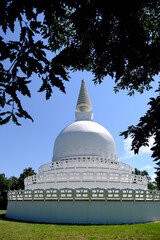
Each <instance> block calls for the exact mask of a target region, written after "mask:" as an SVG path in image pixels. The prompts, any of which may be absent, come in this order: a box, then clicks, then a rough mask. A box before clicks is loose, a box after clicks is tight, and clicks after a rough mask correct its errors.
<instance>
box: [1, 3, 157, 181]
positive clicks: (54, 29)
mask: <svg viewBox="0 0 160 240" xmlns="http://www.w3.org/2000/svg"><path fill="white" fill-rule="evenodd" d="M0 26H1V32H2V36H0V50H1V51H0V61H1V62H0V124H1V125H2V124H6V123H7V122H9V121H10V120H12V121H13V122H14V123H16V124H17V125H20V122H19V121H20V118H28V119H31V120H32V121H33V119H32V117H31V116H30V115H29V113H28V112H27V111H26V110H25V109H24V108H23V106H22V104H21V95H23V96H27V97H31V93H30V90H29V85H30V83H31V81H33V79H32V74H33V73H35V74H37V75H38V77H39V79H40V81H42V82H41V86H40V89H39V92H45V93H46V99H49V98H50V97H51V95H52V91H53V87H54V86H56V87H58V88H59V89H60V90H61V91H63V92H65V88H64V84H63V83H64V81H68V80H69V71H74V70H88V71H91V72H92V73H93V75H94V79H93V80H94V83H95V84H96V83H101V82H102V81H103V79H104V77H105V76H107V75H109V76H111V77H112V78H113V79H114V81H115V88H114V90H115V92H118V91H119V90H121V89H122V90H123V89H127V90H128V94H129V95H133V94H134V92H135V91H138V92H139V93H143V91H145V90H150V89H151V83H152V82H153V81H154V76H155V75H157V74H159V72H160V61H159V56H160V2H159V1H158V0H141V1H139V0H130V1H128V2H127V1H125V0H121V1H118V0H112V1H111V0H108V1H103V0H78V1H73V0H63V1H62V0H60V1H56V0H47V1H42V2H41V3H39V1H38V0H32V1H31V0H28V1H26V0H25V1H21V0H14V1H13V0H8V1H7V0H1V8H0ZM17 28H18V30H19V34H16V37H17V39H16V40H13V39H7V38H6V36H7V34H8V32H9V31H11V32H12V33H13V34H14V33H15V32H16V29H17ZM48 52H49V53H50V54H51V56H52V57H51V59H48V57H47V53H48ZM157 93H158V96H157V98H152V99H151V100H150V102H149V105H150V109H149V110H148V111H147V113H146V114H145V115H144V116H143V117H142V118H141V119H140V122H139V123H138V125H137V126H130V127H129V128H128V130H127V131H125V132H123V133H122V135H124V136H125V137H127V136H128V135H131V137H132V139H133V142H132V148H133V149H134V150H135V153H138V151H139V148H140V147H141V146H142V145H148V140H149V137H150V136H151V135H153V136H154V138H155V142H154V146H153V148H152V150H153V155H152V156H153V158H154V160H155V161H156V162H157V164H158V169H157V174H159V175H158V178H159V180H160V170H159V169H160V168H159V166H160V160H159V159H160V127H159V126H160V118H158V113H159V111H160V98H159V89H158V90H157Z"/></svg>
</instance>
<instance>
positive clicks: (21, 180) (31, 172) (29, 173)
mask: <svg viewBox="0 0 160 240" xmlns="http://www.w3.org/2000/svg"><path fill="white" fill-rule="evenodd" d="M35 174H36V173H35V171H34V170H33V169H32V168H31V167H29V168H25V169H24V170H23V173H21V174H20V177H19V179H18V182H19V184H18V187H19V189H24V179H25V178H26V177H29V176H33V175H35Z"/></svg>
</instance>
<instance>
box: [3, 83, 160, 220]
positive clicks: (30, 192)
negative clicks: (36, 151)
mask: <svg viewBox="0 0 160 240" xmlns="http://www.w3.org/2000/svg"><path fill="white" fill-rule="evenodd" d="M76 109H77V111H76V114H75V116H76V119H75V122H73V123H72V124H70V125H69V126H67V127H66V128H64V129H63V130H62V132H61V133H60V134H59V135H58V137H57V138H56V140H55V143H54V149H53V158H52V162H50V163H48V164H45V165H42V166H40V168H39V173H38V174H37V175H35V176H32V177H28V178H26V179H25V190H24V191H12V192H9V194H8V200H9V201H8V208H7V217H9V218H13V219H18V220H27V221H36V222H52V223H76V224H79V223H80V224H93V223H94V224H108V223H113V224H114V223H134V222H147V221H157V220H160V192H156V191H150V190H148V189H147V185H148V180H147V178H146V177H143V176H139V175H135V174H132V168H131V166H129V165H128V164H125V163H122V162H118V157H117V152H116V146H115V143H114V139H113V137H112V136H111V134H110V133H109V132H108V131H107V130H106V129H105V128H104V127H103V126H101V125H100V124H98V123H96V122H94V121H93V113H92V111H91V110H92V105H91V102H90V99H89V96H88V93H87V89H86V85H85V82H84V80H82V84H81V89H80V93H79V97H78V101H77V106H76Z"/></svg>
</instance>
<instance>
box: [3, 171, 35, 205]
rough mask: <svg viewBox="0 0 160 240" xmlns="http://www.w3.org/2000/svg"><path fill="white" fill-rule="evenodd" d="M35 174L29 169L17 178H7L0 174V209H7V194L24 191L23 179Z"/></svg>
mask: <svg viewBox="0 0 160 240" xmlns="http://www.w3.org/2000/svg"><path fill="white" fill-rule="evenodd" d="M35 174H36V173H35V171H34V170H33V169H32V168H31V167H28V168H25V169H24V170H23V173H21V174H20V176H19V178H17V177H15V176H12V177H10V178H7V177H6V176H5V174H4V173H2V174H0V209H6V208H7V192H8V191H10V190H19V189H24V179H25V178H26V177H28V176H32V175H35Z"/></svg>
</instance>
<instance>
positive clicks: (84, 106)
mask: <svg viewBox="0 0 160 240" xmlns="http://www.w3.org/2000/svg"><path fill="white" fill-rule="evenodd" d="M76 109H77V110H78V111H80V112H90V111H91V109H92V104H91V101H90V99H89V95H88V92H87V88H86V84H85V81H84V79H83V80H82V83H81V88H80V92H79V97H78V101H77V106H76Z"/></svg>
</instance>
